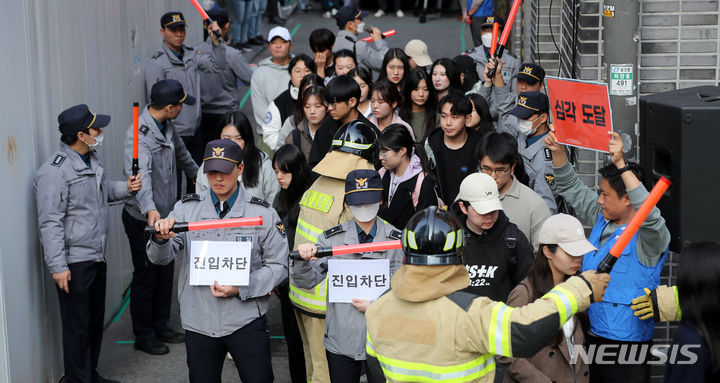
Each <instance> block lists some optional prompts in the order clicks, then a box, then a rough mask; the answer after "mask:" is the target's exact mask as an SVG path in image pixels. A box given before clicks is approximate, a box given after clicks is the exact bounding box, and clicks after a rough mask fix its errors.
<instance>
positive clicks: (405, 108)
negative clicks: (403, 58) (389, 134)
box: [399, 68, 438, 141]
mask: <svg viewBox="0 0 720 383" xmlns="http://www.w3.org/2000/svg"><path fill="white" fill-rule="evenodd" d="M422 80H425V86H427V88H428V92H429V94H428V99H427V101H425V105H424V106H425V124H424V129H423V134H422V135H423V136H422V137H415V139H416V140H418V141H422V139H423V138H425V137H427V135H428V134H430V132H432V131H433V130H434V129H435V126H436V124H437V109H438V108H437V102H438V99H437V91H436V90H435V87H434V86H433V83H432V79H431V78H430V75H429V74H428V73H427V72H426V71H425V69H423V68H418V69H415V70H414V71H412V72H410V74H408V75H407V78H406V79H405V85H403V88H402V89H403V91H402V102H401V103H400V112H399V114H400V118H402V119H403V121H406V122H408V121H412V107H413V101H412V96H411V93H412V91H414V90H415V89H417V87H418V85H420V81H422Z"/></svg>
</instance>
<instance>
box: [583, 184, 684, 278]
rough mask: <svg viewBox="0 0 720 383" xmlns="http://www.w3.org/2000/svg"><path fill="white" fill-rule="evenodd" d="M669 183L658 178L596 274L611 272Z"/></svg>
mask: <svg viewBox="0 0 720 383" xmlns="http://www.w3.org/2000/svg"><path fill="white" fill-rule="evenodd" d="M671 183H672V182H670V180H668V179H667V178H665V177H660V179H659V180H658V182H657V183H656V184H655V186H654V187H653V188H652V190H651V191H650V194H649V195H648V196H647V198H645V201H643V203H642V205H640V208H639V209H638V210H637V211H636V212H635V215H634V216H633V217H632V219H631V220H630V222H629V223H628V224H627V226H626V227H625V230H623V232H622V234H620V238H618V240H617V241H616V242H615V244H614V245H613V247H612V248H610V252H609V253H608V254H607V255H606V256H605V259H603V260H602V262H600V265H598V268H597V272H598V273H609V272H610V270H612V267H613V265H614V264H615V261H617V259H618V258H620V254H622V251H623V250H625V247H626V246H627V244H628V243H629V242H630V240H631V239H632V237H633V236H634V235H635V233H637V231H638V229H640V225H642V223H643V222H645V219H646V218H647V216H648V214H650V212H651V211H652V209H653V208H654V207H655V205H657V203H658V201H660V198H661V197H662V196H663V194H665V191H666V190H667V189H668V188H669V187H670V184H671Z"/></svg>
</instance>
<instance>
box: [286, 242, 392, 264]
mask: <svg viewBox="0 0 720 383" xmlns="http://www.w3.org/2000/svg"><path fill="white" fill-rule="evenodd" d="M401 248H402V244H401V243H400V241H399V240H394V241H383V242H371V243H360V244H357V245H343V246H334V247H318V250H317V253H315V258H321V257H327V256H330V255H341V254H356V253H370V252H373V251H386V250H393V249H401ZM290 258H293V259H299V260H302V258H301V257H300V253H298V251H297V250H295V251H291V252H290Z"/></svg>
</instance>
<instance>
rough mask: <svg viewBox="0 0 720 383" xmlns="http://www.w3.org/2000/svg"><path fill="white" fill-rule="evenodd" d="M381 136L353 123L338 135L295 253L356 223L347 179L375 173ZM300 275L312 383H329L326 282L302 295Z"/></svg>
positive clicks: (301, 319) (307, 202)
mask: <svg viewBox="0 0 720 383" xmlns="http://www.w3.org/2000/svg"><path fill="white" fill-rule="evenodd" d="M377 145H378V144H377V134H376V133H375V131H374V129H372V128H371V127H370V126H367V125H366V124H364V123H362V122H359V121H357V120H356V121H352V122H349V123H347V124H345V125H344V126H342V127H341V128H340V129H338V131H337V133H335V137H333V140H332V146H331V150H330V152H328V153H327V154H326V155H325V158H323V159H322V160H321V161H320V162H319V163H318V164H317V165H316V166H315V167H314V168H313V171H314V172H315V173H318V174H319V175H320V177H318V179H317V180H316V181H315V182H314V183H313V184H312V186H310V188H309V189H308V190H307V191H306V192H305V194H304V195H303V197H302V199H301V200H300V215H299V216H298V223H297V229H296V232H295V248H294V250H296V249H297V246H298V245H300V244H303V243H313V244H315V243H317V241H318V237H319V236H320V235H321V234H322V233H323V232H324V231H325V230H328V229H330V228H332V227H335V226H337V225H340V224H342V223H345V222H347V221H349V220H350V219H352V218H353V215H352V212H351V211H350V209H349V208H348V207H346V206H345V204H344V203H343V200H344V198H345V177H346V176H347V174H348V173H349V172H350V171H352V170H355V169H375V168H374V166H373V162H374V161H375V158H376V157H377ZM295 272H296V270H294V269H291V270H290V302H291V303H292V304H293V306H294V307H295V316H296V317H297V320H298V326H299V328H300V335H301V337H302V340H303V349H304V351H305V367H306V370H307V378H308V381H312V382H321V383H322V382H329V381H330V378H329V374H328V366H327V360H326V357H325V347H324V346H323V339H324V337H325V311H326V303H325V300H326V295H327V280H325V281H323V282H321V283H319V284H317V286H315V287H314V288H312V289H303V288H300V287H298V286H297V285H296V284H295V283H294V282H293V280H294V278H295V277H296V276H295V275H294V274H295Z"/></svg>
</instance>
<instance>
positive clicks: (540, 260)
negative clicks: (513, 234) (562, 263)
mask: <svg viewBox="0 0 720 383" xmlns="http://www.w3.org/2000/svg"><path fill="white" fill-rule="evenodd" d="M545 247H547V248H548V250H550V252H551V253H553V254H555V252H556V251H557V249H558V247H560V246H558V245H557V244H540V245H539V246H538V252H537V254H536V255H535V259H533V262H532V264H531V265H530V269H529V270H528V274H527V280H528V283H529V284H530V288H531V289H532V296H531V297H530V302H534V301H535V300H538V299H540V298H542V297H543V296H544V295H545V294H547V293H548V291H550V290H552V289H553V287H555V282H554V281H553V275H552V270H551V269H550V262H548V259H547V257H545V254H544V253H543V248H545ZM568 278H570V276H569V275H566V276H565V280H567V279H568ZM575 315H576V316H577V318H578V321H579V322H580V324H581V325H582V327H583V329H585V330H587V329H589V328H590V320H589V319H588V316H587V313H578V314H575ZM564 336H565V335H564V333H563V330H562V328H561V329H560V331H558V333H557V335H556V336H555V339H554V340H553V343H551V344H550V346H551V347H555V346H557V345H559V344H560V342H562V339H563V337H564Z"/></svg>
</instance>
